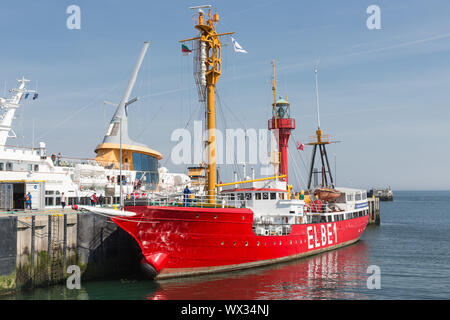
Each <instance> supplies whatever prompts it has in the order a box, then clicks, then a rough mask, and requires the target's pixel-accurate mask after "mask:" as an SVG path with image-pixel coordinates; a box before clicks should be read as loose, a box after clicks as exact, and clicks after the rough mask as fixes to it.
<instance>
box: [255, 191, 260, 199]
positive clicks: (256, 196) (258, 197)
mask: <svg viewBox="0 0 450 320" xmlns="http://www.w3.org/2000/svg"><path fill="white" fill-rule="evenodd" d="M255 199H256V200H261V193H259V192H257V193H255Z"/></svg>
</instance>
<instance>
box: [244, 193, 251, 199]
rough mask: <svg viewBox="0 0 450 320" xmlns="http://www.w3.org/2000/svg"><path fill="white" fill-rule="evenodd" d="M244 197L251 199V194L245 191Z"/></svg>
mask: <svg viewBox="0 0 450 320" xmlns="http://www.w3.org/2000/svg"><path fill="white" fill-rule="evenodd" d="M245 199H246V200H252V194H251V193H250V192H249V193H246V194H245Z"/></svg>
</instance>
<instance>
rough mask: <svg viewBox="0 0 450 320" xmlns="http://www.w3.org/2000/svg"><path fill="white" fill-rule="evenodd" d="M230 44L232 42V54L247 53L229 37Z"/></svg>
mask: <svg viewBox="0 0 450 320" xmlns="http://www.w3.org/2000/svg"><path fill="white" fill-rule="evenodd" d="M231 42H233V46H234V52H242V53H247V51H245V50H244V48H242V47H241V45H240V44H239V43H237V41H236V40H235V39H234V38H233V37H231Z"/></svg>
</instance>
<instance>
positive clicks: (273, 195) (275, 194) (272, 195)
mask: <svg viewBox="0 0 450 320" xmlns="http://www.w3.org/2000/svg"><path fill="white" fill-rule="evenodd" d="M276 199H277V193H276V192H271V193H270V200H276Z"/></svg>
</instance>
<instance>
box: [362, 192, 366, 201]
mask: <svg viewBox="0 0 450 320" xmlns="http://www.w3.org/2000/svg"><path fill="white" fill-rule="evenodd" d="M362 198H363V200H366V199H367V193H365V192H363V194H362Z"/></svg>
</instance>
